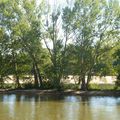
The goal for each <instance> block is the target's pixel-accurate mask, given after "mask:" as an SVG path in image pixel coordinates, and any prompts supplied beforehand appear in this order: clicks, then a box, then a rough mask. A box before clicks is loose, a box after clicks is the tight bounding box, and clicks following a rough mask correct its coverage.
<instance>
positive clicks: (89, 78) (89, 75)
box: [86, 72, 91, 90]
mask: <svg viewBox="0 0 120 120" xmlns="http://www.w3.org/2000/svg"><path fill="white" fill-rule="evenodd" d="M90 80H91V72H90V73H88V76H87V83H86V88H87V90H88V89H89V82H90Z"/></svg>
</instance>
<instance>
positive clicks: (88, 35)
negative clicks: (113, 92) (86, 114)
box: [67, 0, 119, 90]
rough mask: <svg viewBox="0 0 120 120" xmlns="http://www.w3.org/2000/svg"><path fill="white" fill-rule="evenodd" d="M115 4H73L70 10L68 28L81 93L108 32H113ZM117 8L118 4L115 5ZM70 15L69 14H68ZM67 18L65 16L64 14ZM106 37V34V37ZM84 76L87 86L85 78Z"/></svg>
mask: <svg viewBox="0 0 120 120" xmlns="http://www.w3.org/2000/svg"><path fill="white" fill-rule="evenodd" d="M116 5H117V4H116V2H112V1H111V2H106V1H105V0H103V1H102V2H100V1H92V0H84V1H82V0H80V1H78V0H76V1H75V4H74V7H73V9H72V12H71V14H72V18H73V19H71V22H70V23H71V27H72V34H73V36H74V37H73V38H74V39H75V44H76V48H77V50H78V62H77V63H78V66H79V77H80V79H81V82H82V83H81V89H82V90H86V89H87V88H88V84H89V81H90V80H91V76H92V74H93V72H94V67H95V66H96V64H97V63H98V61H99V57H100V56H101V54H103V52H105V51H102V52H101V49H103V48H105V46H106V45H107V43H108V41H109V40H108V36H110V35H111V34H110V31H115V26H114V25H115V20H116V19H117V16H118V14H116V13H117V12H118V10H114V7H115V6H116ZM118 6H119V4H118ZM69 11H70V10H69ZM67 14H68V13H67ZM108 33H109V34H108ZM86 76H87V82H86V80H85V77H86Z"/></svg>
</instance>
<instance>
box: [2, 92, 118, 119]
mask: <svg viewBox="0 0 120 120" xmlns="http://www.w3.org/2000/svg"><path fill="white" fill-rule="evenodd" d="M119 119H120V97H81V96H59V95H54V96H53V95H15V94H11V95H7V94H6V95H0V120H119Z"/></svg>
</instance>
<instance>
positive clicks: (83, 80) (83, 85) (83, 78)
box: [81, 75, 87, 91]
mask: <svg viewBox="0 0 120 120" xmlns="http://www.w3.org/2000/svg"><path fill="white" fill-rule="evenodd" d="M81 82H82V84H81V90H84V91H86V90H87V87H86V82H85V75H83V76H82V77H81Z"/></svg>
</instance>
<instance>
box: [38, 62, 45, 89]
mask: <svg viewBox="0 0 120 120" xmlns="http://www.w3.org/2000/svg"><path fill="white" fill-rule="evenodd" d="M36 69H37V74H38V79H39V83H40V87H41V88H42V87H43V81H42V77H41V74H40V70H39V68H38V65H37V64H36Z"/></svg>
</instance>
